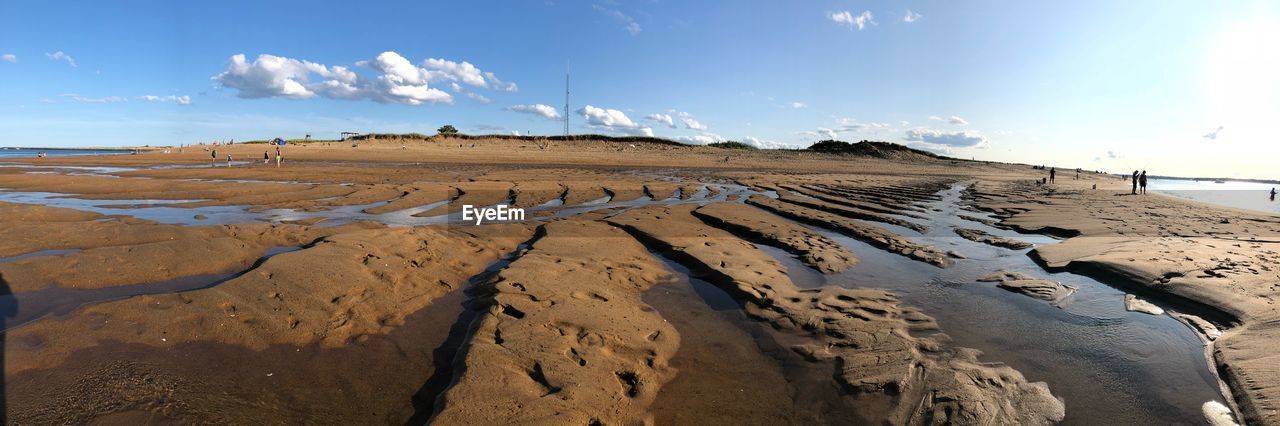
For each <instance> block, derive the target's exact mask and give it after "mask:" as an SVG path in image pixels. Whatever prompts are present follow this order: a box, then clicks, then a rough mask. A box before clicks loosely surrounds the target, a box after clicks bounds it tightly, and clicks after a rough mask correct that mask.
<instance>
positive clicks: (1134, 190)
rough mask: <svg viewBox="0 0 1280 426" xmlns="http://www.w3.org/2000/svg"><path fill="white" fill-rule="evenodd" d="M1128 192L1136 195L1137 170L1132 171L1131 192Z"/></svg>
mask: <svg viewBox="0 0 1280 426" xmlns="http://www.w3.org/2000/svg"><path fill="white" fill-rule="evenodd" d="M1130 194H1133V195H1138V171H1137V170H1134V171H1133V192H1131V193H1130Z"/></svg>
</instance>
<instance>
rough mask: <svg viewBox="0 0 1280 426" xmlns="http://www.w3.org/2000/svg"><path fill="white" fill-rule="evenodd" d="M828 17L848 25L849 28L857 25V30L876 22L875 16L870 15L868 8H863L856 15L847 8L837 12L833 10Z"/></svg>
mask: <svg viewBox="0 0 1280 426" xmlns="http://www.w3.org/2000/svg"><path fill="white" fill-rule="evenodd" d="M828 17H829V18H830V19H831V20H832V21H835V22H836V23H837V24H840V25H845V26H848V27H849V28H850V29H853V27H858V31H862V29H863V28H866V27H867V24H871V25H875V24H876V21H875V18H874V17H872V15H871V11H870V10H864V11H862V13H859V14H857V15H854V14H853V13H850V12H849V11H847V10H842V11H839V12H833V13H832V14H831V15H830V16H828Z"/></svg>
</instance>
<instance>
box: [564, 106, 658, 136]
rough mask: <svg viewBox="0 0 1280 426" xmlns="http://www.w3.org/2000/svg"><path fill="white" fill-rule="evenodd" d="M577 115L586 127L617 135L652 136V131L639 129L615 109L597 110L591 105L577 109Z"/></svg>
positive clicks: (645, 128)
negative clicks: (584, 120)
mask: <svg viewBox="0 0 1280 426" xmlns="http://www.w3.org/2000/svg"><path fill="white" fill-rule="evenodd" d="M577 112H578V114H581V115H582V118H584V119H586V121H587V126H589V127H593V128H597V129H603V130H608V131H612V132H617V133H624V134H628V135H633V136H653V129H651V128H648V127H641V126H640V125H639V124H636V123H635V122H634V121H631V118H630V117H627V114H626V113H623V112H622V111H619V110H616V109H609V108H597V107H594V106H591V105H587V106H584V107H582V108H580V109H578V111H577Z"/></svg>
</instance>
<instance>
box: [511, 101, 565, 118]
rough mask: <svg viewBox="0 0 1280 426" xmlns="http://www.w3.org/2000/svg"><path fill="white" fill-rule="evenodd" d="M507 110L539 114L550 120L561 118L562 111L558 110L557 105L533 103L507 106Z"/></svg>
mask: <svg viewBox="0 0 1280 426" xmlns="http://www.w3.org/2000/svg"><path fill="white" fill-rule="evenodd" d="M507 111H515V112H523V113H525V114H533V115H539V116H542V117H543V118H546V119H548V120H556V119H559V118H560V111H556V109H555V107H553V106H551V105H544V104H532V105H512V106H509V107H507Z"/></svg>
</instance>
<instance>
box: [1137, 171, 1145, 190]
mask: <svg viewBox="0 0 1280 426" xmlns="http://www.w3.org/2000/svg"><path fill="white" fill-rule="evenodd" d="M1138 186H1140V187H1142V193H1143V194H1146V193H1147V171H1146V170H1143V171H1142V175H1140V176H1138Z"/></svg>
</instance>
